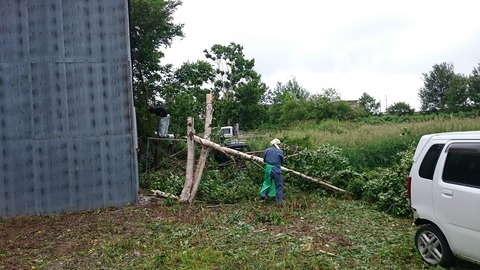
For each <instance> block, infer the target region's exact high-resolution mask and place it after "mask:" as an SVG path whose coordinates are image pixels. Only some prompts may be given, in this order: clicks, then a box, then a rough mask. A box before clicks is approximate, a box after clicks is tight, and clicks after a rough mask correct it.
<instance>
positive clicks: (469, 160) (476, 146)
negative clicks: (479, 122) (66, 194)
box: [407, 131, 480, 267]
mask: <svg viewBox="0 0 480 270" xmlns="http://www.w3.org/2000/svg"><path fill="white" fill-rule="evenodd" d="M407 183H408V188H407V190H408V199H409V202H410V206H411V207H412V210H413V214H414V218H415V221H414V223H415V224H416V225H418V226H419V227H418V230H417V232H416V234H415V244H416V247H417V249H418V251H419V253H420V255H421V256H422V259H423V260H424V261H425V262H427V263H428V264H430V265H441V266H445V267H447V266H450V265H452V264H453V262H454V259H455V257H457V258H461V259H464V260H467V261H470V262H473V263H476V264H480V131H465V132H450V133H438V134H429V135H424V136H423V137H422V138H421V139H420V141H419V143H418V146H417V149H416V151H415V154H414V157H413V165H412V168H411V170H410V175H409V177H408V181H407Z"/></svg>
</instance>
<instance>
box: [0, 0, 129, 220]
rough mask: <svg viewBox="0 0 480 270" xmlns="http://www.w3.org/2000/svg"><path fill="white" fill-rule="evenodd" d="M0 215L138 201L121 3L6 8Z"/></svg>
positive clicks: (0, 22)
mask: <svg viewBox="0 0 480 270" xmlns="http://www.w3.org/2000/svg"><path fill="white" fill-rule="evenodd" d="M1 6H2V8H1V9H0V216H15V215H30V214H48V213H60V212H65V211H77V210H84V209H95V208H101V207H110V206H122V205H125V204H129V203H133V202H135V201H136V198H137V192H138V174H137V158H136V152H135V143H134V142H135V140H136V138H135V137H134V136H135V134H136V133H135V128H136V127H135V126H134V114H133V111H134V110H133V98H132V85H131V62H130V47H129V46H130V44H129V32H128V27H129V26H128V1H127V0H108V1H102V0H90V1H79V0H42V1H38V0H2V4H1Z"/></svg>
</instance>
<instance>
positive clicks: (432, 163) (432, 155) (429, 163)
mask: <svg viewBox="0 0 480 270" xmlns="http://www.w3.org/2000/svg"><path fill="white" fill-rule="evenodd" d="M444 146H445V144H434V145H432V146H431V147H430V149H428V152H427V153H426V154H425V157H424V158H423V161H422V164H421V165H420V169H419V171H418V174H419V175H420V177H422V178H426V179H430V180H432V179H433V173H434V172H435V167H436V166H437V161H438V157H439V156H440V153H442V149H443V147H444Z"/></svg>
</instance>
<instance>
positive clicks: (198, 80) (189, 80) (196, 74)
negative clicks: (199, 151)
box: [162, 60, 215, 134]
mask: <svg viewBox="0 0 480 270" xmlns="http://www.w3.org/2000/svg"><path fill="white" fill-rule="evenodd" d="M214 77H215V71H214V69H213V67H212V65H210V64H209V63H208V62H206V61H200V60H199V61H197V62H194V63H190V62H186V63H183V65H182V66H181V67H180V68H178V69H177V70H175V71H174V72H173V77H172V78H171V79H170V80H164V81H165V83H164V85H163V86H162V88H163V92H164V94H165V102H166V104H168V106H169V110H170V112H171V115H172V119H171V123H170V126H171V128H170V129H171V130H172V132H174V133H177V134H182V133H185V123H186V119H187V118H188V117H194V119H195V121H194V124H195V130H196V131H198V132H202V131H203V129H204V120H205V117H204V113H205V102H206V101H205V97H206V94H207V93H209V92H210V91H209V89H207V88H205V87H204V86H205V85H207V84H208V83H211V82H213V79H214Z"/></svg>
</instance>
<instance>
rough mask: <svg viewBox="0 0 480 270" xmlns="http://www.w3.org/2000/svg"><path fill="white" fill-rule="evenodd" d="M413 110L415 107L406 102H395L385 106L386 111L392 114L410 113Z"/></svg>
mask: <svg viewBox="0 0 480 270" xmlns="http://www.w3.org/2000/svg"><path fill="white" fill-rule="evenodd" d="M414 112H415V109H414V108H412V107H411V106H410V105H408V103H406V102H395V103H393V105H391V106H389V107H388V108H387V113H388V114H394V115H412V114H413V113H414Z"/></svg>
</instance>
